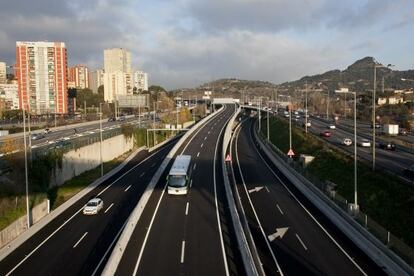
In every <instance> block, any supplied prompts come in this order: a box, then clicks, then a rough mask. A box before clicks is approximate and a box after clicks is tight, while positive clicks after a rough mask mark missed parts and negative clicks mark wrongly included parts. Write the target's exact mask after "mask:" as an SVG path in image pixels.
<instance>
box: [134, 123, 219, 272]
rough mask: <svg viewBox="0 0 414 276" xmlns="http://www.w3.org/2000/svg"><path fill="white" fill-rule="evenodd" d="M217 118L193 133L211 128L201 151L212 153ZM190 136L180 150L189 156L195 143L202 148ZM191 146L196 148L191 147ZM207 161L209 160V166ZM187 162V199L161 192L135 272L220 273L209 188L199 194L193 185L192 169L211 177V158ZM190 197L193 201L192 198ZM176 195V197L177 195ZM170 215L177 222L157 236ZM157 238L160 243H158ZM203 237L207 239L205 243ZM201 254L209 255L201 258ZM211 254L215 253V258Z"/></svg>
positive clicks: (196, 180)
mask: <svg viewBox="0 0 414 276" xmlns="http://www.w3.org/2000/svg"><path fill="white" fill-rule="evenodd" d="M218 120H219V117H218V118H215V119H213V120H212V121H211V124H210V125H211V126H210V125H207V126H206V128H203V129H202V131H200V132H199V133H198V134H197V135H196V137H205V136H204V135H205V134H207V133H208V131H211V137H212V139H209V140H207V141H206V143H205V146H204V148H205V151H206V152H207V153H208V154H209V155H210V156H211V155H212V154H214V146H215V141H217V138H216V136H218V130H217V129H215V127H216V126H217V121H218ZM216 128H217V127H216ZM194 140H195V139H194ZM194 140H193V141H191V143H190V144H189V146H188V148H187V149H186V150H185V151H184V154H189V155H192V157H193V158H194V157H195V156H196V152H197V153H198V150H199V148H198V147H197V146H200V148H203V146H202V145H203V143H202V144H198V143H196V142H194ZM194 146H196V147H197V148H194ZM210 159H211V157H210ZM208 163H210V167H209V164H208ZM191 165H192V174H191V180H190V182H192V188H191V189H190V191H189V194H187V196H185V198H186V199H187V201H183V202H178V200H177V196H174V195H168V194H165V195H164V198H163V200H162V202H161V205H160V208H159V210H158V212H157V216H156V218H155V221H154V224H153V227H152V229H151V233H150V234H149V236H148V242H147V244H146V245H145V250H144V253H143V255H142V260H141V262H140V266H139V270H138V272H137V273H138V274H142V275H160V273H161V274H166V273H169V274H183V273H184V274H187V273H188V274H190V275H199V274H200V273H208V274H209V275H222V274H224V273H223V272H224V271H223V269H222V268H223V267H224V265H223V264H222V262H221V263H220V260H222V259H220V254H218V252H220V243H219V239H218V237H217V233H218V230H216V229H215V227H214V225H215V224H217V221H216V223H215V224H214V218H215V207H214V198H211V193H212V191H211V190H209V191H207V192H206V193H203V194H202V196H198V194H197V188H195V187H196V183H197V182H199V181H200V180H199V178H198V177H197V174H195V173H196V172H200V171H201V172H205V173H206V175H205V176H203V178H202V179H209V178H210V179H212V172H213V167H212V165H211V161H210V162H207V163H206V165H205V166H204V165H203V164H202V163H201V164H200V162H197V161H194V160H193V162H192V164H191ZM197 165H198V168H197ZM200 167H201V169H200ZM200 183H201V182H200ZM210 186H211V183H210ZM210 189H211V188H210ZM194 197H195V198H196V199H197V201H194V200H193V198H194ZM178 198H180V197H179V196H178ZM186 202H189V206H191V213H190V214H192V215H190V216H187V215H186V214H185V210H186ZM200 206H201V207H200ZM203 206H204V207H203ZM199 208H201V209H199ZM175 214H178V216H175ZM194 215H195V216H196V219H197V221H195V222H192V221H191V218H193V216H194ZM171 217H174V220H173V221H172V222H174V225H177V226H176V227H175V229H174V230H171V229H170V231H169V232H168V236H167V235H165V236H162V237H160V235H162V233H161V231H162V230H163V229H165V228H166V227H165V226H166V225H170V223H168V222H169V220H168V219H169V218H171ZM206 220H207V222H206ZM195 223H196V224H197V228H196V229H194V230H191V226H193V225H194V224H195ZM198 227H200V228H198ZM215 230H216V231H215ZM192 231H197V232H196V235H195V237H194V236H193V235H192V234H193V232H192ZM200 237H203V239H201V240H200ZM160 240H161V243H159V241H160ZM205 241H208V242H207V243H206V242H205ZM193 245H195V246H196V247H195V249H196V250H194V251H193V248H194V247H193ZM161 247H162V248H164V252H163V254H162V255H160V254H159V252H161V251H160V249H161ZM200 248H203V255H202V256H200V255H199V249H200ZM210 253H211V254H210ZM205 256H210V257H209V258H205ZM212 256H217V258H218V259H216V258H214V257H212ZM188 258H190V260H188ZM165 260H168V261H165ZM153 263H156V264H160V266H159V267H157V268H154V266H153ZM188 264H190V265H188ZM219 264H220V265H219Z"/></svg>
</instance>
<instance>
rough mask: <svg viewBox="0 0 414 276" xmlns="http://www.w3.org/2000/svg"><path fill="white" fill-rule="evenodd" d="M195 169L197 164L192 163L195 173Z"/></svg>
mask: <svg viewBox="0 0 414 276" xmlns="http://www.w3.org/2000/svg"><path fill="white" fill-rule="evenodd" d="M196 167H197V163H194V166H193V171H195V169H196Z"/></svg>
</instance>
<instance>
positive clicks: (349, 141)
mask: <svg viewBox="0 0 414 276" xmlns="http://www.w3.org/2000/svg"><path fill="white" fill-rule="evenodd" d="M342 144H343V145H345V146H350V145H352V140H351V139H350V138H344V139H343V140H342Z"/></svg>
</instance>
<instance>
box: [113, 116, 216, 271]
mask: <svg viewBox="0 0 414 276" xmlns="http://www.w3.org/2000/svg"><path fill="white" fill-rule="evenodd" d="M220 114H221V113H218V114H216V115H215V117H214V118H216V117H217V116H219V115H220ZM212 119H213V118H212ZM211 124H214V122H212V120H209V121H208V122H206V123H205V124H204V125H203V126H201V128H202V129H201V130H200V131H202V130H203V129H205V128H206V129H207V128H211ZM209 131H210V133H211V130H209ZM197 134H198V131H196V132H194V133H193V134H192V135H190V137H188V139H187V140H186V142H184V144H183V145H182V146H181V147H180V148H179V149H178V150H177V153H178V154H181V152H183V150H184V149H185V148H186V147H187V143H188V142H189V141H190V140H191V139H194V138H196V136H197ZM172 163H173V162H169V164H168V166H167V167H166V169H165V170H164V172H163V174H162V175H161V177H160V180H159V181H158V182H157V184H156V185H155V187H154V190H153V192H152V194H151V196H150V198H149V200H148V202H147V204H146V206H145V208H144V210H143V212H142V214H141V216H140V219H139V220H138V222H137V225H136V227H135V228H134V230H133V234H132V235H131V238H130V240H129V242H128V244H127V246H126V248H125V251H124V254H123V255H122V258H121V260H120V262H119V265H118V267H117V270H116V273H115V274H116V275H133V274H134V271H135V269H140V265H141V259H140V258H142V256H141V253H140V251H145V248H146V245H145V243H146V241H147V239H148V237H149V236H150V235H151V231H150V232H149V228H150V226H151V225H152V221H153V220H154V221H155V218H156V215H155V213H156V210H157V208H159V207H157V206H158V205H159V204H161V202H162V198H163V197H164V195H163V194H164V192H165V184H166V178H167V176H168V173H169V170H170V168H171V166H172ZM190 181H191V180H190ZM174 225H175V224H174ZM168 227H169V226H167V229H168ZM166 235H167V237H168V233H167V234H166ZM147 236H148V237H147ZM160 252H165V247H163V250H161V251H160ZM158 253H159V252H158Z"/></svg>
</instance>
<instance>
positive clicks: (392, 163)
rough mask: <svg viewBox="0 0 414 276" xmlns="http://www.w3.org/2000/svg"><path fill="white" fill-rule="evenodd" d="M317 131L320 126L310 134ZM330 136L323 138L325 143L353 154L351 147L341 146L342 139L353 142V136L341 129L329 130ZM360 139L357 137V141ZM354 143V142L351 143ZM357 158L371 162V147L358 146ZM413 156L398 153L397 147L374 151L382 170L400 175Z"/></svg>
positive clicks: (401, 152)
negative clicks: (390, 149)
mask: <svg viewBox="0 0 414 276" xmlns="http://www.w3.org/2000/svg"><path fill="white" fill-rule="evenodd" d="M318 130H320V131H322V130H323V128H322V126H320V125H319V126H318V128H316V130H315V129H314V130H313V131H312V132H313V133H315V134H317V133H318ZM331 133H332V136H331V137H329V138H324V139H325V140H326V141H327V142H330V143H332V144H334V145H336V146H339V147H340V148H342V149H343V150H345V151H347V152H349V153H350V154H353V153H354V147H353V146H345V145H342V139H343V138H351V140H352V141H353V140H354V139H353V134H350V133H348V132H347V131H345V130H342V129H339V128H337V129H334V130H331ZM361 139H362V138H361V137H359V136H358V139H357V140H358V141H360V140H361ZM353 142H354V141H353ZM358 156H360V157H363V158H364V159H366V160H368V161H371V160H372V148H371V147H360V146H358ZM412 160H413V155H412V154H411V153H408V152H404V151H399V150H398V146H397V150H396V151H389V150H384V149H379V148H377V149H376V163H377V164H378V165H380V166H382V167H383V168H385V169H387V170H389V171H391V172H393V173H396V174H400V173H401V172H402V169H404V168H406V167H407V166H410V165H411V164H412V163H413V161H412Z"/></svg>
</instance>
